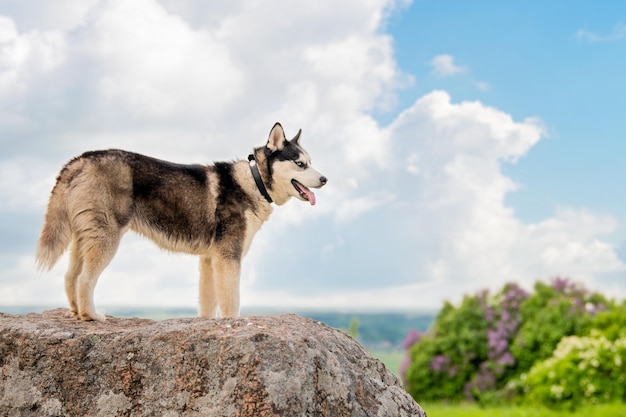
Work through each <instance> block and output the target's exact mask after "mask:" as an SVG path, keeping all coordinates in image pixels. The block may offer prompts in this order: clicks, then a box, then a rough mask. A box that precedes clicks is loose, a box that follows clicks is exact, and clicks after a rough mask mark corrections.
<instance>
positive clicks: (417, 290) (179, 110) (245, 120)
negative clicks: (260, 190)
mask: <svg viewBox="0 0 626 417" xmlns="http://www.w3.org/2000/svg"><path fill="white" fill-rule="evenodd" d="M32 2H33V0H28V1H26V2H24V3H23V4H24V6H23V7H21V6H20V4H22V3H17V2H14V3H12V7H11V8H10V10H9V9H6V8H5V9H4V10H3V9H2V8H0V14H4V16H3V17H0V125H1V129H0V143H1V144H2V146H3V154H2V156H0V172H1V174H2V177H1V180H0V214H2V218H3V219H5V220H4V222H3V223H0V227H1V228H2V236H3V238H2V247H3V248H9V247H11V250H8V249H7V250H5V251H4V252H3V256H2V267H1V268H0V269H1V272H2V273H1V274H0V305H2V304H11V303H27V304H37V303H48V302H50V301H54V302H60V303H62V302H63V294H62V276H63V270H64V267H65V265H66V264H67V262H66V259H65V258H64V259H63V260H62V261H61V263H60V264H59V265H58V266H57V267H55V268H54V269H53V270H52V271H51V272H50V273H49V274H46V275H45V276H43V275H41V274H38V273H36V272H35V270H34V266H33V264H32V250H33V247H34V244H35V240H36V237H37V233H38V231H39V228H40V226H41V219H42V218H43V212H44V210H45V202H46V199H47V195H48V192H49V190H50V189H51V187H52V184H53V182H54V177H55V175H56V174H57V172H58V170H59V169H60V168H61V166H62V164H63V163H64V162H65V161H66V160H67V159H69V158H70V157H71V156H73V155H75V154H78V153H80V152H82V151H84V150H88V149H94V148H103V147H120V148H126V149H129V150H134V151H138V152H142V153H146V154H150V155H154V156H157V157H161V158H165V159H170V160H174V161H177V162H207V163H209V162H211V161H213V160H223V159H232V158H237V157H239V158H241V157H244V156H245V155H247V153H248V152H249V150H250V149H251V148H252V147H253V146H258V145H261V144H262V143H263V142H264V141H265V140H266V139H267V134H268V132H269V129H270V127H271V126H272V125H273V123H274V122H275V121H281V122H282V123H283V125H284V126H285V128H286V130H287V134H288V135H290V136H292V135H294V134H295V133H296V132H297V129H298V128H303V136H302V143H303V145H304V146H305V147H306V148H307V149H308V150H309V152H310V154H311V155H312V157H313V163H314V165H315V166H316V168H318V169H319V170H320V171H321V172H323V173H324V174H325V175H326V176H327V177H328V178H329V184H328V186H327V187H325V188H324V189H322V190H320V191H319V196H318V199H317V200H318V204H317V205H316V206H315V207H310V206H309V205H305V204H302V203H299V202H296V201H294V202H291V203H290V204H288V205H286V206H283V207H279V208H276V210H275V211H274V214H273V215H272V218H271V219H270V222H268V223H267V224H266V225H264V227H263V228H262V229H261V231H260V233H259V234H258V235H257V237H256V239H255V241H254V243H253V245H252V248H251V251H250V253H249V255H248V257H247V259H246V262H245V263H244V267H243V274H242V297H243V302H244V305H270V304H273V305H291V306H334V307H350V306H359V307H368V306H379V307H392V306H393V307H413V308H414V307H424V306H426V307H437V306H438V305H439V302H440V301H441V299H443V298H451V297H459V296H460V294H461V293H462V292H463V291H474V290H476V289H479V288H482V287H484V286H497V285H501V284H502V283H503V282H505V281H508V280H519V281H521V282H524V283H529V282H531V281H533V280H534V279H536V278H540V277H548V276H551V275H554V274H562V275H571V276H572V277H574V278H580V279H582V280H585V282H587V283H589V284H593V283H599V282H602V280H603V279H605V278H606V277H608V276H614V275H615V274H623V272H624V271H625V265H624V263H623V262H622V261H621V260H620V259H619V257H618V256H617V255H616V252H615V249H614V247H613V246H612V245H611V244H609V243H607V241H608V240H607V239H605V238H606V237H609V236H611V235H612V234H613V233H615V231H616V229H617V227H618V224H617V222H616V221H615V219H612V218H610V217H606V216H600V215H597V214H595V213H593V212H588V211H583V210H578V209H576V208H563V209H562V210H560V211H559V212H557V213H555V214H554V215H553V216H552V217H550V218H547V219H544V220H543V221H541V222H538V223H536V224H525V223H523V222H522V221H520V220H519V219H518V218H517V217H516V216H515V213H514V212H513V210H512V209H511V208H510V207H508V206H507V205H506V204H505V196H506V195H507V194H508V193H511V192H514V191H515V190H516V188H517V185H516V184H515V183H514V182H513V181H512V180H511V179H510V178H508V177H507V176H506V175H505V174H504V173H503V169H502V168H503V166H504V165H506V164H512V163H516V162H517V161H518V160H519V159H520V158H523V157H524V155H526V154H527V153H528V152H530V151H531V149H532V147H533V146H534V145H535V144H536V143H537V142H538V141H540V140H541V138H542V137H543V136H545V132H544V129H543V128H542V125H541V123H540V122H538V121H537V119H527V120H521V121H516V120H513V118H512V117H511V116H510V115H509V114H507V113H506V112H504V111H502V110H499V109H495V108H491V107H488V106H485V105H484V104H482V103H480V102H461V103H454V102H453V100H452V99H451V97H450V96H449V95H448V94H447V93H445V92H443V91H435V92H432V93H430V94H427V95H425V96H424V97H421V98H419V99H417V100H416V101H415V103H414V104H413V105H411V106H410V107H408V108H406V109H404V110H403V111H401V112H400V114H399V115H398V116H397V118H395V120H394V121H393V122H392V123H391V124H390V125H388V126H382V125H381V124H380V123H378V122H377V121H376V120H375V119H374V117H373V116H372V114H373V113H374V112H376V111H380V110H384V109H388V108H389V106H390V105H393V103H394V94H395V93H396V91H397V89H398V88H400V87H401V86H402V85H403V83H404V82H406V80H407V78H409V77H408V76H407V75H406V74H404V73H403V72H402V71H401V69H400V68H398V66H397V64H396V62H395V60H394V55H393V53H394V51H393V42H392V39H391V38H390V37H389V36H388V35H387V34H385V31H384V26H385V16H387V15H388V13H389V10H390V9H393V8H395V7H397V5H398V4H399V3H396V2H390V1H384V0H379V1H373V2H361V1H357V0H354V1H346V2H341V3H340V4H339V5H338V4H337V2H333V1H330V0H329V1H318V2H310V3H302V4H300V3H298V4H297V5H296V4H295V3H293V2H288V1H284V2H271V3H264V4H260V3H259V4H257V3H251V2H228V3H224V4H221V3H220V4H213V3H210V2H199V1H192V0H162V1H160V2H157V1H155V0H140V1H133V2H127V1H123V0H102V1H97V0H93V1H91V2H85V3H81V6H80V7H78V6H74V5H75V2H68V3H63V4H65V6H66V7H70V8H71V10H69V9H68V14H66V15H64V14H63V13H57V12H55V13H54V14H53V15H51V20H49V21H46V23H45V24H44V23H43V21H42V19H43V18H42V16H43V15H42V14H41V13H43V12H41V13H40V12H39V11H36V12H35V13H34V14H32V15H31V14H29V13H27V9H28V8H29V7H30V8H31V9H33V10H39V9H37V8H33V3H32ZM43 3H45V2H43ZM432 63H433V71H435V70H436V71H438V72H437V73H438V74H439V75H441V76H448V75H454V74H459V73H461V72H464V71H468V69H467V68H465V67H461V66H457V64H455V62H454V59H453V57H451V56H448V55H441V56H439V57H436V58H435V59H434V60H433V61H432ZM18 241H19V242H20V244H16V242H18ZM196 276H197V261H196V260H195V259H194V258H193V257H190V256H185V255H173V254H167V253H165V252H162V251H160V250H159V249H157V248H156V247H155V246H154V245H153V244H152V243H151V242H147V241H144V240H142V239H140V238H136V237H130V236H128V237H126V238H125V239H124V240H123V241H122V244H121V246H120V250H119V253H118V256H117V257H116V258H115V259H114V261H113V262H112V264H111V265H110V267H109V268H108V269H107V270H106V271H105V273H104V274H103V276H102V280H101V282H100V283H99V286H98V289H97V290H96V301H97V303H98V304H100V305H104V304H109V305H112V304H146V303H149V304H152V305H167V304H177V305H179V304H184V305H188V306H194V305H195V301H196V300H197V296H196V289H197V283H196V282H197V281H196V279H197V278H196ZM51 293H53V294H55V295H54V296H52V297H51V296H50V295H49V294H51ZM137 300H139V301H137Z"/></svg>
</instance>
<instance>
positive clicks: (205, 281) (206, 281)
mask: <svg viewBox="0 0 626 417" xmlns="http://www.w3.org/2000/svg"><path fill="white" fill-rule="evenodd" d="M214 278H215V276H214V274H213V263H212V262H211V256H209V255H205V256H202V257H200V297H199V304H198V315H199V316H200V317H211V318H212V317H216V316H217V293H216V289H215V279H214Z"/></svg>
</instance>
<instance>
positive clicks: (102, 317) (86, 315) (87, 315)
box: [80, 311, 107, 323]
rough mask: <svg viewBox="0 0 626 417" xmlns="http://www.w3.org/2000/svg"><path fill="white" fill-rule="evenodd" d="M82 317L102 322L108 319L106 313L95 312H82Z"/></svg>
mask: <svg viewBox="0 0 626 417" xmlns="http://www.w3.org/2000/svg"><path fill="white" fill-rule="evenodd" d="M80 319H81V320H84V321H97V322H100V323H104V322H105V321H106V319H107V318H106V316H105V315H104V314H101V313H98V312H97V311H96V312H93V313H82V314H81V315H80Z"/></svg>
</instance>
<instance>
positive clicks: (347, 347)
mask: <svg viewBox="0 0 626 417" xmlns="http://www.w3.org/2000/svg"><path fill="white" fill-rule="evenodd" d="M425 415H426V414H425V413H424V411H423V410H422V409H421V407H420V406H419V405H418V404H417V403H415V401H413V399H412V398H411V397H410V396H409V395H408V394H407V393H406V392H405V391H404V390H403V389H402V387H401V385H400V382H399V381H398V379H397V378H396V377H395V376H393V375H392V374H391V373H390V372H389V371H388V370H387V369H386V368H385V367H384V365H382V364H381V363H380V362H379V361H378V360H376V359H374V358H372V357H371V356H370V355H369V354H368V353H367V352H366V351H365V350H364V349H363V348H362V347H361V346H360V345H359V344H358V343H357V342H355V341H354V340H353V339H351V338H350V337H349V336H347V335H345V334H344V333H342V332H340V331H338V330H335V329H332V328H330V327H328V326H326V325H324V324H321V323H319V322H316V321H313V320H309V319H304V318H301V317H298V316H296V315H286V316H278V317H241V318H237V319H218V320H209V319H199V318H196V319H172V320H165V321H161V322H155V321H152V320H145V319H120V318H113V317H108V318H107V321H106V322H105V323H95V322H81V321H78V320H75V319H74V318H71V317H70V315H69V312H68V310H65V309H57V310H51V311H47V312H44V313H43V314H28V315H21V316H13V315H9V314H4V313H0V416H9V417H13V416H81V417H83V416H98V417H100V416H159V417H174V416H216V417H218V416H219V417H226V416H255V417H265V416H387V417H391V416H425Z"/></svg>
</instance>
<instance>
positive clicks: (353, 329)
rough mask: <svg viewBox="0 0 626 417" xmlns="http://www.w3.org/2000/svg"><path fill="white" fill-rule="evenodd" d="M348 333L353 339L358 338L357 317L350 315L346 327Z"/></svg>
mask: <svg viewBox="0 0 626 417" xmlns="http://www.w3.org/2000/svg"><path fill="white" fill-rule="evenodd" d="M348 334H349V335H350V336H351V337H352V338H353V339H358V338H359V319H358V318H356V317H352V320H350V326H349V327H348Z"/></svg>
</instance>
